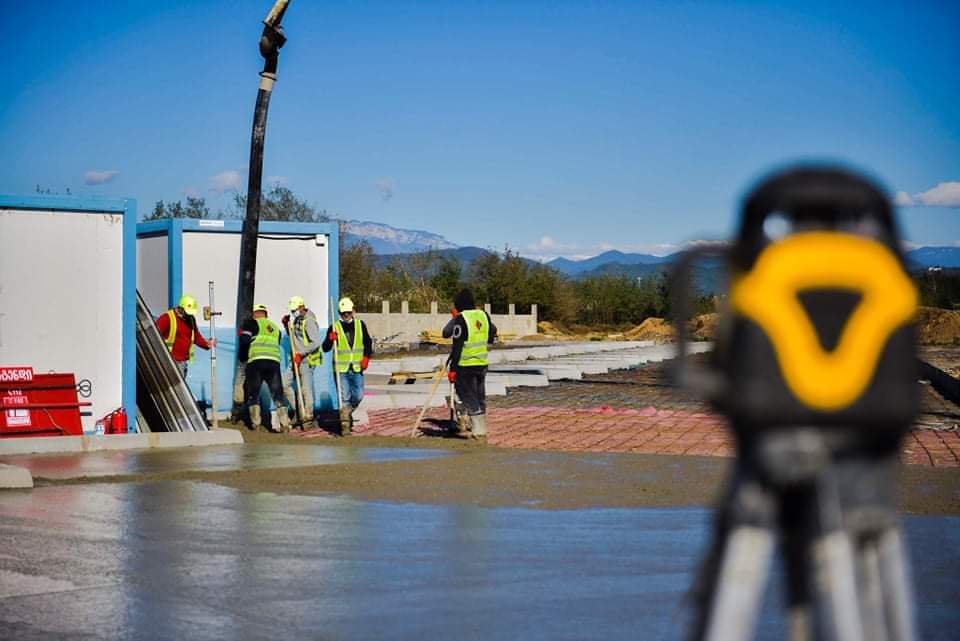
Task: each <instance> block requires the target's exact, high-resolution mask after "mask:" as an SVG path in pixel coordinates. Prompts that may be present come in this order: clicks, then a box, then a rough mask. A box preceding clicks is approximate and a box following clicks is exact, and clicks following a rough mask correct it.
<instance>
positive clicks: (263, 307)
mask: <svg viewBox="0 0 960 641" xmlns="http://www.w3.org/2000/svg"><path fill="white" fill-rule="evenodd" d="M253 311H255V312H263V313H265V314H266V313H267V306H266V305H254V306H253Z"/></svg>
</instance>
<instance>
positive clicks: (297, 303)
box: [287, 296, 307, 312]
mask: <svg viewBox="0 0 960 641" xmlns="http://www.w3.org/2000/svg"><path fill="white" fill-rule="evenodd" d="M306 306H307V304H306V302H304V300H303V296H291V297H290V301H289V302H288V303H287V309H289V310H290V311H291V312H295V311H297V310H298V309H300V308H301V307H306Z"/></svg>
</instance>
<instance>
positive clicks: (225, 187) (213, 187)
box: [210, 169, 242, 196]
mask: <svg viewBox="0 0 960 641" xmlns="http://www.w3.org/2000/svg"><path fill="white" fill-rule="evenodd" d="M241 185H242V182H241V178H240V172H239V171H237V170H236V169H228V170H226V171H221V172H220V173H219V174H217V175H216V176H212V177H211V178H210V191H212V192H213V193H215V194H217V195H218V196H220V195H222V194H225V193H226V192H228V191H240V186H241Z"/></svg>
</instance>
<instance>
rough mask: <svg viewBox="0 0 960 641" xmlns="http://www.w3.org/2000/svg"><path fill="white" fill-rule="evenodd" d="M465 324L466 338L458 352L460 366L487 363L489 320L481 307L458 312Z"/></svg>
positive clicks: (475, 365)
mask: <svg viewBox="0 0 960 641" xmlns="http://www.w3.org/2000/svg"><path fill="white" fill-rule="evenodd" d="M460 315H461V316H463V320H464V322H466V324H467V339H466V341H464V343H463V350H462V351H461V352H460V362H459V363H458V365H459V366H460V367H477V366H480V365H486V364H487V340H488V339H489V338H490V321H489V320H487V314H486V312H484V311H483V310H482V309H468V310H466V311H463V312H460Z"/></svg>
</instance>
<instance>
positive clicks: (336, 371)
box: [330, 297, 356, 410]
mask: <svg viewBox="0 0 960 641" xmlns="http://www.w3.org/2000/svg"><path fill="white" fill-rule="evenodd" d="M336 326H337V317H336V314H335V313H334V311H333V298H332V297H331V298H330V327H331V328H333V330H334V331H336ZM354 331H356V330H354ZM337 339H338V340H339V334H338V335H337ZM344 340H346V339H344ZM333 381H334V384H335V386H336V389H337V409H338V410H339V409H340V408H341V407H342V406H343V396H341V395H340V351H339V350H338V349H337V341H333Z"/></svg>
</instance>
